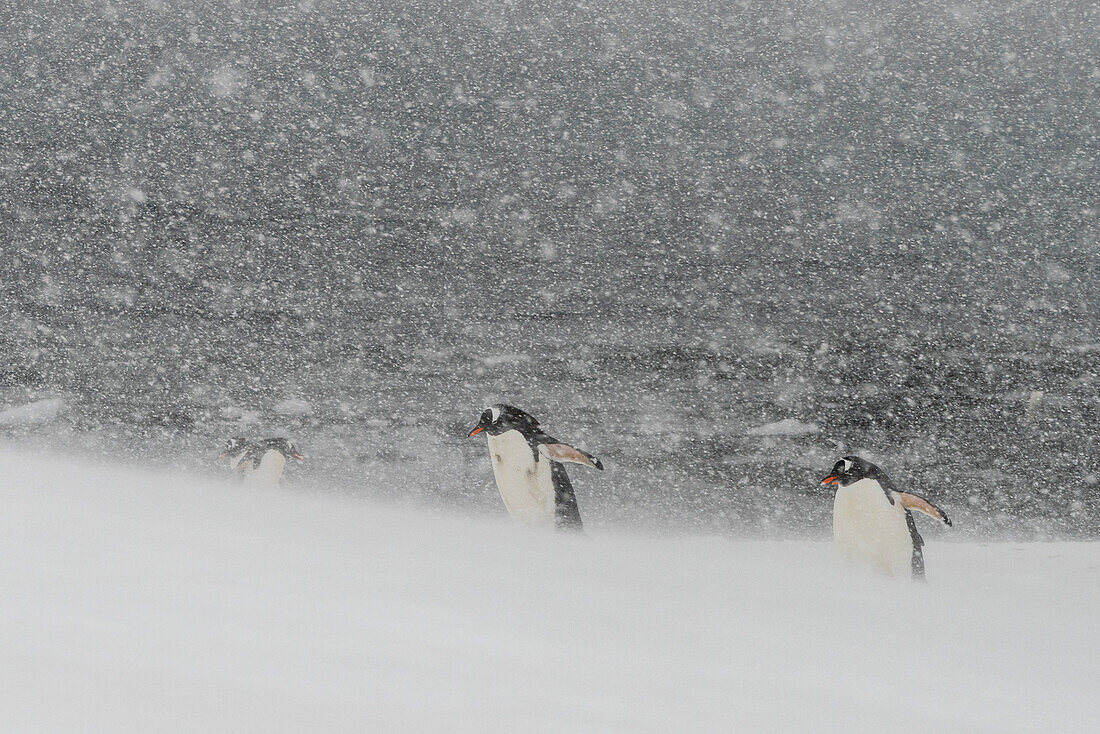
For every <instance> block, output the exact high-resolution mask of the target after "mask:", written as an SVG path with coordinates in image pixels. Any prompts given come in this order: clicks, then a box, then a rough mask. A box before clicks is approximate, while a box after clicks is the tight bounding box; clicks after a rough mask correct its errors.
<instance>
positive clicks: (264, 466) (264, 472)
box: [248, 449, 286, 484]
mask: <svg viewBox="0 0 1100 734" xmlns="http://www.w3.org/2000/svg"><path fill="white" fill-rule="evenodd" d="M285 466H286V457H285V456H283V455H282V453H280V452H278V451H276V450H275V449H270V450H268V452H267V453H265V454H264V455H263V458H262V459H260V465H259V466H258V467H256V468H255V469H253V470H252V472H251V473H249V474H248V479H249V481H252V482H258V483H262V484H278V483H279V482H280V481H281V480H282V478H283V468H284V467H285Z"/></svg>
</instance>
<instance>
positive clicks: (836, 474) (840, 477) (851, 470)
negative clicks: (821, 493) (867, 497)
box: [821, 456, 882, 487]
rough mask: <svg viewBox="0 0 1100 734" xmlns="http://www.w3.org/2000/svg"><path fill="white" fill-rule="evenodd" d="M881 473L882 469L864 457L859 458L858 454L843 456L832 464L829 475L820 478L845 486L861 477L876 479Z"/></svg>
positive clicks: (835, 484)
mask: <svg viewBox="0 0 1100 734" xmlns="http://www.w3.org/2000/svg"><path fill="white" fill-rule="evenodd" d="M881 474H882V471H881V470H880V469H879V468H878V467H877V466H875V465H874V464H872V463H871V462H869V461H867V460H866V459H861V458H860V457H858V456H845V457H844V458H843V459H841V460H840V461H838V462H837V463H835V464H833V470H832V471H831V472H829V476H827V477H825V478H824V479H822V480H821V483H822V484H831V485H833V486H840V487H847V486H848V485H849V484H855V483H856V482H858V481H859V480H861V479H876V480H877V479H878V478H879V476H880V475H881Z"/></svg>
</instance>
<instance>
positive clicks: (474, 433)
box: [466, 426, 485, 438]
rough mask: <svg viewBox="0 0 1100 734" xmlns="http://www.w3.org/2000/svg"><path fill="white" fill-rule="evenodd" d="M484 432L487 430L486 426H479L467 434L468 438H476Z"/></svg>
mask: <svg viewBox="0 0 1100 734" xmlns="http://www.w3.org/2000/svg"><path fill="white" fill-rule="evenodd" d="M484 430H485V426H478V427H477V428H475V429H474V430H472V431H470V432H469V433H467V434H466V438H473V437H474V436H476V435H477V434H479V433H481V432H482V431H484Z"/></svg>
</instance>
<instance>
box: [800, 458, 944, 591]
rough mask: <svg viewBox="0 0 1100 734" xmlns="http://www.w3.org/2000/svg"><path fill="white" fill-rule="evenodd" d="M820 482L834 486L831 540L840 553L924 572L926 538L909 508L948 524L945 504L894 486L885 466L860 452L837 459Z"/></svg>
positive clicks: (895, 569) (895, 570) (897, 570)
mask: <svg viewBox="0 0 1100 734" xmlns="http://www.w3.org/2000/svg"><path fill="white" fill-rule="evenodd" d="M821 483H822V484H828V485H831V486H834V487H836V496H835V498H834V499H833V540H834V542H835V543H836V546H837V548H838V549H839V550H840V553H841V555H842V556H844V557H845V558H847V559H848V560H854V561H861V562H863V563H867V564H870V565H872V566H875V567H877V568H879V569H880V570H882V571H884V572H886V573H887V574H888V575H891V576H897V575H900V574H901V573H903V572H904V571H905V569H906V568H908V569H909V572H910V574H911V575H912V578H914V579H923V578H924V552H923V551H922V550H921V548H922V547H923V546H924V539H923V538H921V537H920V533H918V532H917V524H916V522H914V521H913V513H912V512H911V511H912V510H919V511H920V512H923V513H925V514H926V515H929V516H931V517H934V518H936V519H937V520H939V521H941V522H943V524H944V525H948V526H949V525H951V520H950V519H949V518H948V517H947V515H946V514H945V513H944V511H943V510H941V509H940V508H938V507H936V506H935V505H934V504H932V503H931V502H929V501H928V500H926V499H924V498H923V497H918V496H917V495H915V494H911V493H909V492H899V491H898V490H896V489H894V486H893V484H892V483H891V482H890V479H889V478H888V477H887V476H886V474H885V473H884V472H883V471H882V470H881V469H879V468H878V467H877V466H875V465H874V464H872V463H871V462H869V461H865V460H864V459H861V458H859V457H858V456H845V457H844V458H843V459H841V460H840V461H838V462H837V463H836V464H835V465H834V466H833V470H832V472H830V473H829V476H827V477H825V478H824V479H822V480H821Z"/></svg>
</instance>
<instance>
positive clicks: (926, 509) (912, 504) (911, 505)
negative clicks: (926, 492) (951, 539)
mask: <svg viewBox="0 0 1100 734" xmlns="http://www.w3.org/2000/svg"><path fill="white" fill-rule="evenodd" d="M897 495H898V499H900V500H901V506H902V507H904V508H905V509H907V510H917V511H918V512H923V513H924V514H925V515H928V516H929V517H934V518H936V519H937V520H939V521H940V522H942V523H943V524H944V525H946V526H948V527H951V518H949V517H948V516H947V513H946V512H944V511H943V510H941V509H940V508H938V507H936V506H935V505H934V504H932V503H931V502H929V501H928V500H926V499H925V498H923V497H920V496H918V495H915V494H911V493H909V492H898V493H897Z"/></svg>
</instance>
